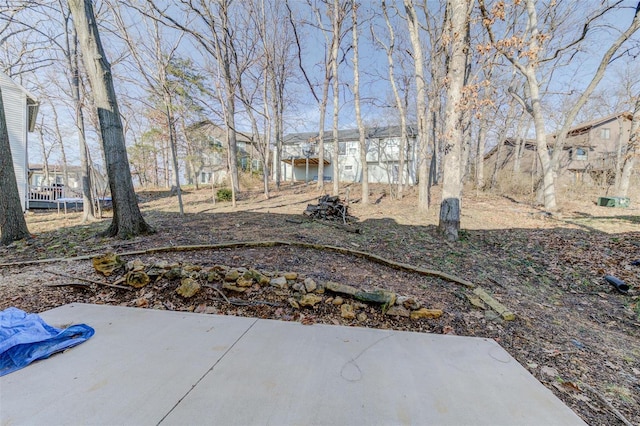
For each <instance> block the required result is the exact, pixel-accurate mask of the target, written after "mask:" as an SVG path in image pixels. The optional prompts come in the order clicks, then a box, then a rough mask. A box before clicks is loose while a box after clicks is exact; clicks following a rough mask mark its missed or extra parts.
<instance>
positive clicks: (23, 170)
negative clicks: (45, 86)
mask: <svg viewBox="0 0 640 426" xmlns="http://www.w3.org/2000/svg"><path fill="white" fill-rule="evenodd" d="M0 88H2V101H3V103H4V114H5V117H6V119H7V130H8V132H9V144H10V145H11V156H12V158H13V168H14V170H15V173H16V181H17V183H18V192H19V193H20V202H21V203H22V207H23V209H25V210H26V209H27V207H28V206H27V194H28V193H29V189H28V185H29V164H28V161H29V159H28V156H27V133H28V132H33V129H34V126H35V124H36V116H37V115H38V106H39V104H38V101H37V100H36V98H35V97H34V96H33V95H31V94H30V93H29V92H28V91H27V90H26V89H25V88H24V87H22V86H20V85H19V84H17V83H16V82H15V81H13V80H12V79H11V77H9V76H8V75H7V74H5V73H3V72H2V71H0Z"/></svg>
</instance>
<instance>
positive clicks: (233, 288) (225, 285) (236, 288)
mask: <svg viewBox="0 0 640 426" xmlns="http://www.w3.org/2000/svg"><path fill="white" fill-rule="evenodd" d="M222 288H224V289H227V290H231V291H236V292H238V293H244V292H245V291H247V287H239V286H237V285H234V284H232V283H230V282H224V283H222Z"/></svg>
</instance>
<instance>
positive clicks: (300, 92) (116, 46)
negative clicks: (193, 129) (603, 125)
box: [21, 0, 640, 164]
mask: <svg viewBox="0 0 640 426" xmlns="http://www.w3.org/2000/svg"><path fill="white" fill-rule="evenodd" d="M314 1H316V0H314ZM565 2H569V0H565ZM599 3H600V2H599V1H596V0H586V1H580V2H576V5H580V7H581V8H582V9H581V11H588V10H590V9H593V8H596V7H597V6H598V4H599ZM291 4H292V8H293V10H294V14H295V15H296V18H297V19H298V21H299V22H302V24H301V25H299V26H298V31H299V35H300V39H301V48H302V50H301V52H300V55H301V58H302V63H303V67H304V69H305V71H306V72H307V74H308V75H309V77H310V79H311V80H312V82H313V83H314V84H315V86H316V91H317V93H320V91H321V87H320V85H321V82H322V78H323V75H324V70H323V65H322V63H323V61H324V56H325V45H324V44H325V40H324V36H323V35H322V33H321V32H320V30H319V29H318V28H317V21H316V17H315V16H314V14H313V13H312V12H311V10H310V8H309V7H308V5H307V2H306V1H303V0H293V1H292V2H291ZM388 4H390V6H393V5H396V6H397V7H398V10H399V12H400V13H401V14H402V13H404V11H403V9H402V7H401V2H400V1H399V0H396V1H393V0H388ZM623 5H624V6H626V7H627V8H626V9H621V10H619V11H618V12H616V13H615V14H611V15H610V16H609V17H608V18H607V19H606V20H605V21H604V22H603V23H602V24H601V25H599V26H598V27H596V28H595V29H594V30H593V31H592V32H591V33H590V34H589V36H588V37H587V40H586V42H585V43H584V44H583V45H582V47H581V50H580V51H578V52H577V53H576V54H575V56H574V57H573V60H572V61H571V62H570V63H569V65H567V66H563V67H558V68H557V69H555V71H554V73H553V74H552V79H551V80H550V81H545V85H547V83H548V92H549V93H548V94H547V96H546V97H545V106H546V107H547V108H549V109H551V110H557V109H558V108H560V106H561V105H563V104H566V103H567V99H571V96H570V95H569V93H571V92H573V93H577V92H579V91H580V90H581V89H583V88H584V87H585V85H586V84H587V83H588V80H589V79H590V78H591V75H592V74H593V72H594V69H595V67H596V66H597V63H598V61H599V57H600V55H601V54H602V53H603V50H604V49H606V47H607V46H608V45H609V44H610V42H611V40H612V39H613V38H614V37H615V36H617V34H618V33H619V31H620V29H621V28H624V27H625V26H626V25H628V23H629V22H630V20H631V16H632V14H633V7H634V6H635V3H634V2H633V1H631V0H624V1H623ZM428 6H429V7H430V9H431V10H434V9H435V8H439V7H440V2H438V1H429V2H428ZM96 9H97V10H98V11H99V12H100V13H101V14H103V13H104V17H106V19H105V20H102V21H101V22H102V23H103V25H102V26H101V31H102V37H103V43H104V44H105V47H106V48H107V51H108V55H109V60H110V61H111V63H112V66H113V70H114V83H115V85H116V90H117V91H118V93H119V96H120V100H121V103H122V104H123V105H125V104H128V105H129V104H130V105H131V107H126V106H125V107H123V108H121V109H122V110H123V111H124V112H125V113H126V115H127V118H128V119H129V120H131V121H132V122H131V123H130V124H131V125H134V126H142V127H141V128H139V129H138V131H137V133H138V134H139V132H140V131H142V130H144V125H145V123H144V120H143V119H142V117H143V110H144V108H145V104H144V103H143V102H142V101H145V102H146V100H145V98H146V93H145V91H144V87H145V83H144V80H143V79H142V78H141V77H140V76H139V75H136V72H135V70H134V67H132V66H130V65H128V64H127V59H129V58H130V55H129V54H128V53H127V49H126V47H125V45H124V44H123V42H122V40H120V39H119V38H118V37H117V36H116V34H115V32H114V25H113V22H112V20H111V18H109V14H108V13H106V8H105V7H104V4H103V3H100V2H98V3H97V7H96ZM359 12H360V14H359V15H360V16H362V18H361V20H360V34H359V38H360V69H361V96H362V99H363V119H364V121H365V123H368V124H370V125H375V124H383V125H385V124H393V123H397V121H398V118H397V113H396V111H395V108H393V103H394V101H393V98H392V95H391V89H390V86H389V83H388V81H387V78H388V63H387V58H386V54H385V52H384V51H383V50H382V49H380V48H379V47H377V45H376V43H375V42H374V41H373V40H372V33H374V34H376V36H378V37H380V38H381V39H383V40H385V41H386V40H387V37H388V35H387V29H386V26H385V24H384V21H383V19H382V18H381V16H380V13H381V8H380V5H379V2H378V1H373V0H364V1H361V6H360V10H359ZM390 12H391V14H392V15H394V14H395V12H394V9H393V8H392V7H390ZM418 14H419V16H421V15H420V12H418ZM322 16H323V18H324V19H325V21H326V16H325V15H322ZM579 16H580V14H579V13H578V11H576V13H575V15H574V16H570V18H571V19H575V18H578V17H579ZM125 19H126V20H127V22H128V23H129V24H135V25H134V28H136V29H137V31H136V36H138V37H140V38H141V42H143V41H148V40H144V37H145V34H144V30H142V29H143V28H145V27H144V26H143V25H142V22H141V20H142V18H141V17H140V15H138V14H136V13H135V12H132V11H130V12H129V13H126V16H125ZM350 21H351V17H350V16H347V17H346V19H345V27H349V26H350ZM569 21H570V19H569ZM569 21H568V22H566V23H565V25H567V26H569V27H571V28H569V29H570V30H571V29H573V30H576V29H579V28H580V21H579V20H577V19H576V21H575V22H569ZM392 22H393V26H394V29H395V31H396V37H397V40H396V44H397V45H396V50H397V51H398V52H401V54H400V55H398V56H397V57H396V74H397V75H398V76H400V75H402V73H403V72H404V73H411V67H412V66H413V64H412V60H411V58H410V56H409V55H408V54H407V52H408V51H410V45H409V43H408V40H407V38H408V36H407V34H406V23H405V21H404V20H403V19H402V18H401V17H398V16H395V17H393V18H392ZM54 23H55V21H51V22H49V23H48V24H47V25H55V24H54ZM569 24H571V25H569ZM325 25H327V26H328V22H325ZM372 29H373V30H372ZM273 30H274V31H278V30H277V29H273ZM162 31H163V33H164V35H165V38H166V39H167V40H169V41H176V40H178V39H179V36H178V34H177V33H176V32H175V31H174V30H170V29H167V28H163V30H162ZM51 32H55V28H52V29H51ZM474 37H475V35H474ZM566 37H567V38H568V37H570V35H567V36H566ZM638 38H639V37H638V36H637V35H636V36H635V37H634V41H635V43H638ZM350 41H351V33H350V32H349V33H348V34H346V35H345V39H344V42H343V45H342V52H341V56H342V55H345V60H344V61H343V62H342V63H341V65H340V82H341V85H340V109H339V117H340V127H341V128H343V129H345V128H354V127H355V113H354V102H353V95H352V93H351V91H350V88H352V87H353V74H352V70H351V64H352V58H351V54H352V52H351V50H349V49H348V47H349V45H350ZM474 42H475V38H474V41H472V45H473V44H474ZM629 45H630V43H629ZM347 50H348V52H346V54H345V51H347ZM636 53H637V51H636V50H634V51H632V52H631V53H630V55H634V54H636ZM44 54H46V52H43V55H44ZM177 54H178V55H180V56H182V57H188V58H192V59H193V60H194V61H195V62H196V64H198V65H202V66H203V67H205V65H206V61H205V59H204V57H205V56H203V55H202V54H201V53H200V52H199V48H198V45H197V43H194V41H193V39H191V38H189V37H182V38H181V39H180V44H179V47H178V49H177ZM295 55H297V52H296V53H295ZM295 55H294V57H293V58H292V60H291V61H290V63H289V64H288V69H289V70H290V71H291V72H292V74H294V76H293V77H292V78H291V79H290V84H289V86H288V89H287V98H288V104H287V108H286V109H285V120H286V121H285V133H291V132H303V131H317V130H318V128H319V108H318V104H317V102H316V101H315V100H314V99H313V97H312V96H311V94H310V91H309V88H308V85H307V83H306V82H305V81H304V79H303V78H302V76H301V73H300V71H299V67H298V64H297V58H295ZM630 55H626V56H623V57H622V58H620V59H618V60H617V61H615V62H614V63H613V64H611V67H610V68H611V69H610V70H609V71H608V73H607V74H606V77H605V79H604V80H603V82H602V83H601V85H600V87H601V90H600V92H602V93H604V94H605V95H604V97H602V99H604V100H605V101H604V102H599V104H598V105H596V106H595V107H593V108H592V109H591V110H595V109H600V110H602V111H605V110H606V108H610V107H609V106H606V108H605V105H604V104H606V103H607V102H609V101H610V97H607V96H606V94H607V93H609V94H611V93H613V92H615V91H617V90H618V89H619V88H620V86H621V85H622V84H621V81H622V79H621V77H620V75H621V74H624V73H626V74H628V75H630V77H632V78H633V77H634V76H637V75H640V72H638V65H637V62H639V61H635V58H634V57H632V56H630ZM400 60H402V62H400ZM403 69H404V71H403ZM62 72H64V71H62V68H60V67H59V66H53V65H52V66H51V67H47V68H43V69H39V70H38V71H36V72H35V73H32V74H25V75H22V76H21V79H22V83H23V85H25V87H27V89H29V90H30V91H32V92H33V93H34V94H35V95H36V96H38V95H39V94H42V98H44V97H45V95H50V94H52V93H53V94H55V93H56V92H60V91H62V92H64V90H61V89H60V88H58V87H56V86H55V85H53V84H52V83H51V81H52V80H56V79H61V78H60V77H61V76H60V74H61V73H62ZM63 84H64V83H63ZM635 88H636V90H637V89H638V87H637V85H636V86H635ZM499 89H500V88H499ZM502 89H504V87H502ZM412 93H413V92H411V94H412ZM59 97H60V98H64V94H62V95H60V96H59ZM410 98H411V100H413V95H411V96H410ZM502 99H504V98H502ZM54 103H58V105H59V106H60V105H61V104H60V103H59V102H58V101H56V100H54ZM594 103H598V101H597V99H595V97H594ZM332 108H333V106H332V100H331V90H330V94H329V101H328V104H327V113H326V114H327V115H326V121H325V123H326V125H325V128H326V129H329V128H331V125H332V123H331V120H332V112H333V111H332ZM58 112H59V114H58V115H59V124H60V127H61V128H62V129H63V134H64V141H65V146H67V147H68V149H67V155H68V157H69V161H70V162H71V163H76V164H77V161H78V155H77V149H76V148H75V147H76V146H77V136H76V133H75V129H74V126H73V119H72V115H71V114H72V110H71V109H70V108H69V107H68V106H62V107H60V108H59V111H58ZM218 112H219V111H218ZM611 112H612V111H611ZM40 114H41V115H40V119H41V120H43V121H44V122H45V123H47V124H48V127H50V128H51V127H52V126H51V123H52V116H53V114H52V111H51V108H50V107H49V106H48V102H45V101H43V105H42V107H41V112H40ZM587 115H588V114H582V116H583V117H585V118H586V117H587ZM210 116H211V117H212V118H214V119H215V117H214V115H213V113H210ZM556 116H558V114H556ZM137 121H139V123H137ZM549 125H550V126H554V125H557V123H555V122H554V121H553V120H550V123H549ZM238 126H239V128H240V129H241V130H249V121H248V120H247V119H246V118H244V116H243V115H242V114H239V115H238ZM89 127H90V126H89ZM499 128H500V121H499V120H498V119H496V125H495V126H494V134H496V133H497V129H499ZM128 136H129V143H132V141H133V137H132V135H131V134H129V135H128ZM37 138H38V136H37V135H36V134H31V135H30V140H31V149H30V152H29V155H30V158H31V161H32V162H41V161H42V160H41V155H40V153H39V148H38V142H37V140H38V139H37ZM89 140H90V143H91V146H92V147H93V150H94V151H96V152H97V140H96V138H95V136H91V135H90V137H89ZM52 157H53V158H54V159H56V158H57V159H58V160H59V158H60V152H59V150H56V152H54V153H53V154H52Z"/></svg>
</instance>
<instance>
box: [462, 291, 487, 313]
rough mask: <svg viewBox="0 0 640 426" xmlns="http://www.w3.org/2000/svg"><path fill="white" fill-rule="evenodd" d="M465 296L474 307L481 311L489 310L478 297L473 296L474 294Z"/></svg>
mask: <svg viewBox="0 0 640 426" xmlns="http://www.w3.org/2000/svg"><path fill="white" fill-rule="evenodd" d="M465 296H467V299H468V300H469V303H471V304H472V305H473V306H475V307H477V308H480V309H487V306H486V305H485V304H484V303H483V302H482V299H480V298H479V297H478V296H476V295H472V294H465Z"/></svg>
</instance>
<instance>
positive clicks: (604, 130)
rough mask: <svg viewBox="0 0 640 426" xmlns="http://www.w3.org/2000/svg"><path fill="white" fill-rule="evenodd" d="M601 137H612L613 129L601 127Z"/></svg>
mask: <svg viewBox="0 0 640 426" xmlns="http://www.w3.org/2000/svg"><path fill="white" fill-rule="evenodd" d="M600 137H601V138H602V139H611V129H609V128H608V127H605V128H602V129H600Z"/></svg>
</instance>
